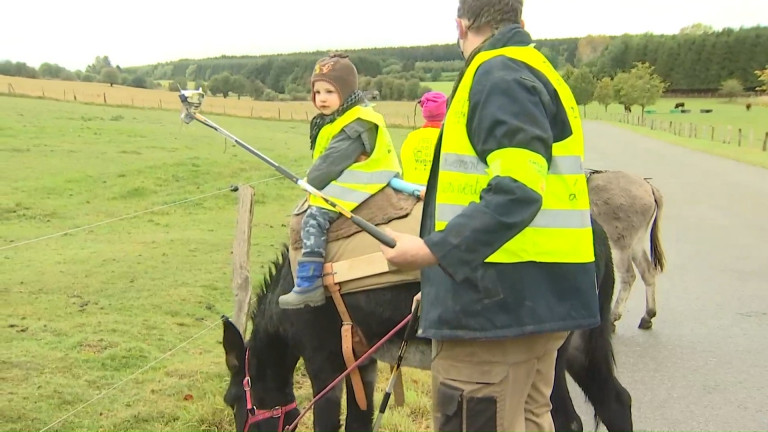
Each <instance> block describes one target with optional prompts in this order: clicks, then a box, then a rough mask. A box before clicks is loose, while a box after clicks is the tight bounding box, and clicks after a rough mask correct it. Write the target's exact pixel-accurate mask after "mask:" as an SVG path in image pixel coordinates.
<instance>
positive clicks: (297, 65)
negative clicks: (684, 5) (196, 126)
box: [0, 24, 768, 105]
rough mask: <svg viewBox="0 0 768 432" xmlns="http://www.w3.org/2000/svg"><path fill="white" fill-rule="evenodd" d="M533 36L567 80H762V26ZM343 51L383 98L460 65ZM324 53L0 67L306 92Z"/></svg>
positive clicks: (288, 96)
mask: <svg viewBox="0 0 768 432" xmlns="http://www.w3.org/2000/svg"><path fill="white" fill-rule="evenodd" d="M535 43H536V47H537V48H538V49H539V50H540V51H541V52H542V53H543V54H544V55H545V56H546V57H547V58H548V59H549V60H550V61H551V62H552V64H553V65H554V66H555V68H556V69H558V70H559V71H560V72H561V73H564V74H568V75H569V78H571V77H573V76H574V72H575V71H578V74H577V75H575V79H577V80H582V81H583V82H591V81H590V79H588V78H589V77H591V79H593V80H594V83H595V88H597V84H598V83H601V82H605V81H604V80H605V79H607V80H608V81H610V82H611V83H613V84H615V85H618V84H621V83H622V82H623V80H633V79H638V78H639V77H640V76H641V75H639V74H638V72H637V71H635V73H634V74H633V73H632V71H633V70H635V69H636V68H637V67H638V65H647V66H642V68H645V69H642V70H643V71H645V72H647V71H648V70H650V71H651V73H652V74H653V75H654V76H656V77H658V78H659V80H660V82H662V83H663V84H664V85H663V88H662V91H663V92H667V93H686V92H688V93H690V92H712V91H717V90H718V89H723V85H724V83H725V82H727V81H729V80H730V82H731V84H732V85H731V86H730V87H731V88H735V84H734V83H738V85H739V87H740V88H741V89H742V90H747V91H755V90H757V89H758V88H759V87H760V86H761V81H760V80H759V79H758V78H759V75H757V74H755V71H756V70H762V68H763V66H764V65H765V64H767V63H768V27H765V26H757V27H750V28H739V29H730V28H729V29H723V30H720V31H714V30H713V29H712V28H711V27H708V26H705V25H702V24H694V25H691V26H688V27H686V28H683V29H682V30H681V31H680V32H679V33H678V34H674V35H654V34H641V35H621V36H585V37H582V38H564V39H549V40H539V41H536V42H535ZM347 53H348V54H349V55H350V59H351V60H352V61H353V62H354V63H355V65H356V67H357V69H358V72H359V73H360V76H361V79H360V87H361V89H362V90H369V91H371V92H376V93H377V94H378V96H379V97H380V98H381V99H387V100H413V99H416V98H418V97H419V96H420V95H421V94H423V93H424V92H425V91H427V90H429V89H428V88H427V87H425V86H424V85H423V83H424V82H429V81H452V80H453V79H455V77H456V74H457V73H458V72H459V71H460V70H461V68H462V67H463V65H464V62H463V60H462V58H461V56H460V54H459V51H458V49H457V47H456V45H455V44H445V45H430V46H420V47H397V48H369V49H358V50H349V51H347ZM326 54H327V52H320V51H316V52H305V53H293V54H281V55H266V56H221V57H216V58H207V59H182V60H178V61H173V62H166V63H159V64H153V65H146V66H137V67H126V68H121V67H120V66H113V65H112V62H111V61H110V59H109V57H108V56H100V57H96V59H95V61H94V63H93V64H91V65H88V66H87V67H86V68H85V70H84V71H80V70H77V71H68V70H66V69H64V68H62V67H60V66H58V65H55V64H50V63H43V64H42V65H40V67H39V68H37V69H35V68H34V67H31V66H29V65H26V64H25V63H20V62H16V63H13V62H11V61H5V62H0V74H2V75H12V76H24V77H29V78H51V79H65V80H81V81H101V82H107V83H110V84H111V85H114V84H121V85H128V86H133V87H145V88H154V87H157V86H158V84H157V83H158V82H163V83H164V86H165V87H166V88H168V89H169V90H172V91H175V90H177V89H178V86H181V87H182V88H186V87H188V86H189V87H192V86H195V87H203V88H204V90H206V91H207V92H209V93H212V94H216V95H223V96H225V97H228V96H230V95H237V97H241V96H247V97H252V98H254V99H262V100H307V99H308V98H309V86H308V83H309V77H310V75H311V73H312V69H313V66H314V64H315V62H316V61H317V59H319V58H320V57H323V56H324V55H326ZM649 68H650V69H649ZM645 72H643V73H645ZM577 82H578V81H577ZM590 85H591V84H590ZM603 87H605V84H603ZM630 93H631V92H630ZM627 94H629V93H627ZM592 96H594V94H593V95H592ZM627 98H628V96H626V95H625V96H622V97H621V99H624V100H627ZM630 99H631V98H630ZM637 104H638V105H642V104H640V103H637Z"/></svg>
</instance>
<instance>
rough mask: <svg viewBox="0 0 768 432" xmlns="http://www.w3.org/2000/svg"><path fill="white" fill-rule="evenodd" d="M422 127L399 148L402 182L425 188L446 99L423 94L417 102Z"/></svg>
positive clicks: (429, 93) (431, 93)
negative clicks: (423, 121) (422, 119)
mask: <svg viewBox="0 0 768 432" xmlns="http://www.w3.org/2000/svg"><path fill="white" fill-rule="evenodd" d="M418 104H419V106H420V107H421V115H422V116H423V117H424V120H425V123H424V125H423V126H422V127H421V128H419V129H416V130H414V131H413V132H411V133H409V134H408V136H407V137H406V138H405V141H404V142H403V146H402V147H400V163H401V166H402V167H403V180H405V181H407V182H410V183H415V184H418V185H421V186H426V184H427V179H428V178H429V170H430V169H431V168H432V155H433V153H434V152H435V144H436V143H437V136H438V135H439V134H440V127H441V126H442V124H443V120H444V119H445V111H446V97H445V94H443V93H441V92H437V91H431V92H427V93H424V96H422V97H421V99H419V102H418Z"/></svg>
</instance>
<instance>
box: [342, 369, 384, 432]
mask: <svg viewBox="0 0 768 432" xmlns="http://www.w3.org/2000/svg"><path fill="white" fill-rule="evenodd" d="M376 366H377V361H376V359H373V358H372V359H370V360H368V361H366V362H363V363H362V364H361V365H360V366H359V367H358V369H359V370H360V377H361V378H362V380H363V387H365V400H366V401H367V402H368V409H366V410H365V411H363V410H361V409H360V407H359V406H358V405H357V401H356V400H355V395H354V391H355V389H354V388H352V380H350V379H349V378H347V379H346V385H347V420H346V422H345V424H344V430H346V431H347V432H356V431H370V430H372V429H373V408H374V407H373V391H374V389H375V388H376Z"/></svg>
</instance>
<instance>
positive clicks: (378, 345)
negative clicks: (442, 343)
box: [246, 313, 413, 432]
mask: <svg viewBox="0 0 768 432" xmlns="http://www.w3.org/2000/svg"><path fill="white" fill-rule="evenodd" d="M412 316H413V313H411V314H409V315H408V316H407V317H405V319H404V320H403V321H402V322H400V324H398V325H397V327H395V328H393V329H392V331H390V332H389V333H387V335H386V336H384V337H383V338H382V339H381V340H380V341H379V342H378V343H376V345H374V346H373V347H371V349H369V350H368V351H367V352H366V353H365V354H363V355H362V356H361V357H360V358H359V359H357V361H356V362H354V363H353V364H352V366H350V367H349V368H348V369H347V370H345V371H344V373H343V374H341V375H339V377H338V378H336V379H335V380H334V381H333V382H332V383H330V384H329V385H328V387H326V388H325V389H324V390H323V391H321V392H320V393H318V395H317V396H315V398H314V399H312V402H310V403H309V405H307V407H306V408H304V411H302V412H301V414H299V416H298V417H297V418H296V420H294V421H293V423H291V424H290V426H286V428H285V429H284V432H293V431H294V430H296V426H298V425H299V421H301V419H302V418H304V416H305V415H306V414H307V413H308V412H309V410H310V409H312V407H313V406H314V405H315V403H316V402H317V401H318V400H320V398H322V397H323V396H325V395H326V393H328V392H329V391H331V389H333V388H334V387H335V386H336V384H338V383H339V382H340V381H341V380H343V379H344V378H345V377H346V376H347V375H349V374H350V373H351V372H352V370H354V369H355V368H356V367H358V366H359V365H360V364H361V363H362V362H364V361H366V360H368V359H369V358H370V357H371V356H372V355H373V353H375V352H376V351H377V350H378V349H379V348H381V346H382V345H384V342H386V341H388V340H389V339H391V338H392V336H394V335H395V333H397V332H398V331H400V329H402V328H403V327H405V325H406V324H408V321H410V320H411V317H412ZM247 393H248V392H246V394H247ZM281 420H282V419H281ZM246 430H247V429H246Z"/></svg>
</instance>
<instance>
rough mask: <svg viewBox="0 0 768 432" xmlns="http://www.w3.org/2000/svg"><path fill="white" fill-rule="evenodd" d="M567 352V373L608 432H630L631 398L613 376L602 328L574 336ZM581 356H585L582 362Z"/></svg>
mask: <svg viewBox="0 0 768 432" xmlns="http://www.w3.org/2000/svg"><path fill="white" fill-rule="evenodd" d="M577 333H578V337H574V340H573V341H572V345H573V346H572V347H571V349H569V352H568V354H567V355H568V362H567V365H566V367H567V370H568V373H569V374H570V375H571V377H572V378H573V380H574V381H576V384H578V385H579V387H581V389H582V390H583V391H584V394H585V395H586V396H587V399H588V400H589V402H590V403H591V404H592V407H593V408H594V410H595V422H597V421H598V420H599V421H602V422H603V424H604V425H605V428H606V429H608V431H609V432H614V431H617V432H618V431H622V432H623V431H631V430H632V397H631V396H630V394H629V392H628V391H627V389H626V388H624V386H622V385H621V383H620V382H619V380H618V378H616V375H615V372H614V363H613V354H612V352H613V348H612V343H611V339H610V334H609V333H608V330H607V329H606V328H603V327H602V326H600V327H597V328H594V329H590V330H587V331H584V332H577ZM583 356H587V358H584V357H583Z"/></svg>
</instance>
